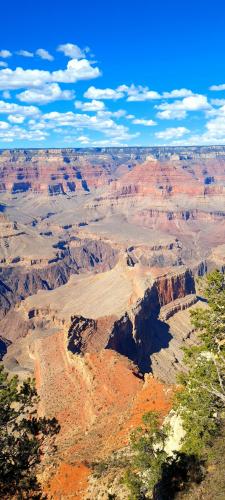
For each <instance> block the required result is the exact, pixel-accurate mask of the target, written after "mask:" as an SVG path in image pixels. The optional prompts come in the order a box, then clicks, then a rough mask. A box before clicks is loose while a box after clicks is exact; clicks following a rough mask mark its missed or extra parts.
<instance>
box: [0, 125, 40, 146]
mask: <svg viewBox="0 0 225 500" xmlns="http://www.w3.org/2000/svg"><path fill="white" fill-rule="evenodd" d="M47 137H48V133H47V132H45V131H40V130H27V129H25V128H22V127H19V126H17V125H13V126H11V125H9V124H8V127H7V128H6V127H4V128H3V129H1V127H0V140H1V141H2V142H14V141H21V140H22V141H23V140H25V141H26V140H27V141H32V142H33V141H44V140H45V139H46V138H47Z"/></svg>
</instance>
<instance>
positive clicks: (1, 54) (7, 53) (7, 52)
mask: <svg viewBox="0 0 225 500" xmlns="http://www.w3.org/2000/svg"><path fill="white" fill-rule="evenodd" d="M11 56H12V52H10V50H6V49H2V50H0V57H3V59H7V57H11Z"/></svg>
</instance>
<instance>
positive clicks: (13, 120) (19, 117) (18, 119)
mask: <svg viewBox="0 0 225 500" xmlns="http://www.w3.org/2000/svg"><path fill="white" fill-rule="evenodd" d="M24 120H25V116H23V115H9V116H8V121H9V122H10V123H23V122H24Z"/></svg>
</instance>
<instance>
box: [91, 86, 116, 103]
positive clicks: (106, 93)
mask: <svg viewBox="0 0 225 500" xmlns="http://www.w3.org/2000/svg"><path fill="white" fill-rule="evenodd" d="M84 97H87V98H88V99H100V100H101V99H113V100H117V99H121V98H122V97H124V93H123V92H122V91H120V90H118V89H116V90H114V89H110V88H106V89H96V87H93V86H92V87H89V89H87V90H86V92H85V93H84Z"/></svg>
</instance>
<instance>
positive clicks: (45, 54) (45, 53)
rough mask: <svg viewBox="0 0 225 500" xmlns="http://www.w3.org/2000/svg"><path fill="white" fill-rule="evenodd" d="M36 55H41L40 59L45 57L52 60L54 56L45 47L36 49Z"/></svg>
mask: <svg viewBox="0 0 225 500" xmlns="http://www.w3.org/2000/svg"><path fill="white" fill-rule="evenodd" d="M36 54H37V56H39V57H41V59H46V60H47V61H53V59H54V57H53V56H52V55H51V54H50V53H49V52H48V51H47V50H45V49H37V50H36Z"/></svg>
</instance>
